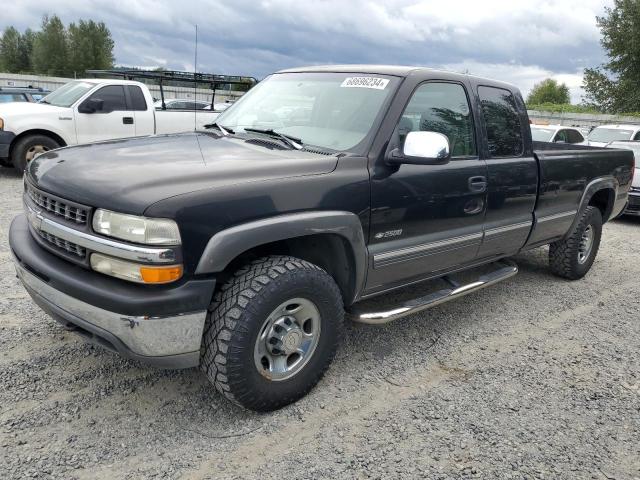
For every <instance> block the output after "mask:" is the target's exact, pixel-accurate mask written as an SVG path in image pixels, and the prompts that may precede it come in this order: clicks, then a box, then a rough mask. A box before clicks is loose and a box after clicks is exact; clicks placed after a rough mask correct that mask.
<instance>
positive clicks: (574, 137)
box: [567, 130, 584, 143]
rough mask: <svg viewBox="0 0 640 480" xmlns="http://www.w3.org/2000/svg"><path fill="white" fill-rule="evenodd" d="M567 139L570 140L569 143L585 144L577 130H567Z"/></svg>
mask: <svg viewBox="0 0 640 480" xmlns="http://www.w3.org/2000/svg"><path fill="white" fill-rule="evenodd" d="M567 137H568V138H569V143H582V142H584V137H583V136H582V134H581V133H580V132H578V131H577V130H567Z"/></svg>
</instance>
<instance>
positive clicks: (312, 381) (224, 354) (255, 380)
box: [201, 256, 344, 412]
mask: <svg viewBox="0 0 640 480" xmlns="http://www.w3.org/2000/svg"><path fill="white" fill-rule="evenodd" d="M343 319H344V308H343V301H342V296H341V294H340V290H339V289H338V286H337V285H336V283H335V281H334V280H333V278H332V277H331V276H330V275H329V274H328V273H327V272H325V271H324V270H323V269H321V268H320V267H318V266H316V265H314V264H312V263H309V262H307V261H305V260H301V259H299V258H295V257H289V256H270V257H265V258H261V259H259V260H256V261H254V262H251V263H249V264H248V265H246V266H244V267H242V268H241V269H240V270H238V271H237V272H235V274H234V275H233V277H232V278H231V279H229V281H227V283H226V284H225V285H224V286H223V287H222V289H221V290H220V291H219V292H217V293H216V294H215V296H214V300H213V302H212V304H211V307H210V312H209V315H208V316H207V321H206V323H205V332H204V336H203V345H202V356H201V368H202V370H203V371H204V372H205V373H206V375H207V377H208V378H209V380H210V381H211V382H212V383H213V384H214V385H215V387H216V389H217V390H218V391H219V392H220V393H222V394H223V395H224V396H225V397H226V398H227V399H229V400H230V401H232V402H233V403H235V404H237V405H240V406H242V407H244V408H247V409H250V410H255V411H263V412H264V411H271V410H276V409H278V408H281V407H284V406H285V405H288V404H290V403H292V402H295V401H296V400H298V399H299V398H301V397H303V396H304V395H306V394H307V393H308V392H309V391H310V390H311V389H312V388H313V387H314V386H315V385H316V384H317V383H318V381H319V380H320V378H322V376H323V374H324V372H325V371H326V370H327V368H328V367H329V364H330V363H331V361H332V360H333V357H334V355H335V352H336V348H337V345H338V339H339V338H340V336H341V331H342V324H343Z"/></svg>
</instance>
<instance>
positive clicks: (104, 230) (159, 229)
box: [93, 208, 181, 245]
mask: <svg viewBox="0 0 640 480" xmlns="http://www.w3.org/2000/svg"><path fill="white" fill-rule="evenodd" d="M93 230H94V231H95V232H96V233H101V234H102V235H107V236H108V237H114V238H119V239H121V240H127V241H129V242H134V243H141V244H144V245H180V243H181V241H180V230H178V225H177V224H176V222H174V221H173V220H170V219H168V218H146V217H138V216H136V215H126V214H124V213H116V212H111V211H109V210H103V209H101V208H100V209H98V210H96V212H95V213H94V215H93Z"/></svg>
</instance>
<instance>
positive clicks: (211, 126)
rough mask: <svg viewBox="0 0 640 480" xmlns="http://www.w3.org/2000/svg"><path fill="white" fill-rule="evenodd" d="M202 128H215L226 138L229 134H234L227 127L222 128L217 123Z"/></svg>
mask: <svg viewBox="0 0 640 480" xmlns="http://www.w3.org/2000/svg"><path fill="white" fill-rule="evenodd" d="M204 128H217V129H218V130H220V131H221V132H222V134H223V135H224V136H225V137H226V136H227V135H229V134H232V135H233V134H234V133H236V132H234V131H233V130H231V129H230V128H229V127H223V126H222V125H220V124H218V123H217V122H213V123H208V124H206V125H205V126H204Z"/></svg>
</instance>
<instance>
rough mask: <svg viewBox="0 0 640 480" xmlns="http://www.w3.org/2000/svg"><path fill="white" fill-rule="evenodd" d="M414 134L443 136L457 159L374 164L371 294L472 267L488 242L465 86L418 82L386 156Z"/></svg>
mask: <svg viewBox="0 0 640 480" xmlns="http://www.w3.org/2000/svg"><path fill="white" fill-rule="evenodd" d="M411 131H432V132H438V133H441V134H444V135H445V136H446V137H447V138H448V140H449V144H450V152H451V160H450V161H449V162H447V163H445V164H440V165H424V164H423V165H409V164H402V165H400V166H399V167H388V166H385V165H376V172H374V175H373V176H372V182H371V204H372V210H371V228H370V238H369V252H370V254H371V257H372V258H371V262H372V265H371V266H370V269H369V274H368V278H367V293H375V292H377V291H382V290H385V289H388V288H391V287H393V286H397V285H402V284H406V283H410V282H412V281H417V280H420V279H421V278H424V277H428V276H432V275H434V274H437V272H439V271H443V270H447V269H451V268H454V267H456V266H458V265H463V264H465V263H469V262H471V261H473V260H474V259H475V258H476V256H477V253H478V249H479V246H480V243H481V241H482V235H483V233H482V231H483V225H484V215H485V212H486V198H487V166H486V163H485V161H484V160H481V159H480V158H479V156H478V147H477V140H476V130H475V125H474V121H473V115H472V112H471V108H470V106H469V97H468V95H467V89H466V87H465V85H463V84H461V83H455V82H445V81H429V82H425V83H422V84H421V85H419V86H418V87H417V88H416V90H415V91H414V92H413V95H412V97H411V99H410V100H409V103H408V104H407V106H406V108H405V110H404V112H403V114H402V116H401V118H400V121H399V122H398V124H397V126H396V129H395V131H394V134H393V136H392V139H391V141H390V142H389V146H388V150H387V152H390V151H391V150H392V149H394V148H400V149H401V148H402V147H403V144H404V139H405V138H406V135H407V134H408V133H409V132H411ZM380 161H381V162H382V163H384V161H383V160H380Z"/></svg>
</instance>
